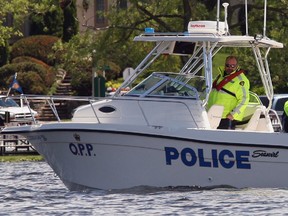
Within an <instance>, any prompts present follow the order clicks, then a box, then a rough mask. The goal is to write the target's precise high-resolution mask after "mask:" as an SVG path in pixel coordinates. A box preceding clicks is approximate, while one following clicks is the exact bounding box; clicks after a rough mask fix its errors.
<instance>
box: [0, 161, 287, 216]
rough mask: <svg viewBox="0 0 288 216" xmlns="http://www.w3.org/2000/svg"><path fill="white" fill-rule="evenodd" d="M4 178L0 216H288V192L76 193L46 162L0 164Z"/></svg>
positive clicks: (0, 183)
mask: <svg viewBox="0 0 288 216" xmlns="http://www.w3.org/2000/svg"><path fill="white" fill-rule="evenodd" d="M0 173H1V176H0V215H73V216H74V215H288V203H287V201H288V189H286V188H284V189H281V188H278V189H254V188H251V189H239V190H238V189H229V188H226V189H213V190H199V189H195V188H188V187H186V188H185V187H179V188H151V187H150V188H149V187H138V188H133V189H127V190H114V191H113V190H112V191H101V190H91V191H82V192H75V191H74V192H73V191H68V190H67V189H66V187H65V186H64V185H63V184H62V182H61V181H60V180H59V179H58V177H57V176H55V175H54V173H53V171H52V170H51V169H50V167H49V166H48V165H47V164H46V163H45V162H13V163H3V162H2V163H0ZM267 175H269V172H268V173H267Z"/></svg>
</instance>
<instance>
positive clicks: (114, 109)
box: [2, 2, 288, 190]
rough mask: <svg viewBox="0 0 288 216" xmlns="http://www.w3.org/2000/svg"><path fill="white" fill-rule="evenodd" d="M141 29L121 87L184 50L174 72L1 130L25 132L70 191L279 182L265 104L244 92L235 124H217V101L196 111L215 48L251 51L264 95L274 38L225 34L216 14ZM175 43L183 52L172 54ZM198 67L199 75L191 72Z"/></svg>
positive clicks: (286, 180)
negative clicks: (58, 115) (42, 120)
mask: <svg viewBox="0 0 288 216" xmlns="http://www.w3.org/2000/svg"><path fill="white" fill-rule="evenodd" d="M218 5H219V2H218ZM219 10H220V9H219V8H218V11H219ZM265 10H266V8H265ZM246 17H247V16H246ZM264 25H265V23H264ZM148 31H149V32H148V33H144V34H141V35H139V36H137V37H135V39H134V40H135V41H142V42H152V43H155V47H154V48H153V49H152V50H151V52H150V53H149V54H148V55H147V57H146V58H145V59H144V60H143V61H142V62H141V63H140V64H139V66H138V67H137V68H136V69H135V71H136V72H135V74H133V75H131V76H130V77H129V79H128V80H127V81H126V82H124V83H123V85H122V87H125V86H129V85H130V86H131V83H132V82H133V81H134V80H135V79H136V78H137V77H138V76H139V75H140V74H142V73H144V72H145V71H146V69H147V68H148V67H149V66H150V65H151V64H152V63H154V62H155V60H156V59H157V58H158V57H159V56H161V55H162V54H171V55H172V54H177V55H186V56H187V57H189V58H187V59H188V60H187V63H186V64H185V65H184V67H183V68H182V69H181V70H180V72H179V73H172V72H171V73H170V72H155V73H152V74H151V75H150V76H149V77H148V78H146V79H145V80H143V81H142V82H141V83H140V84H138V85H136V86H135V87H133V88H132V89H131V90H130V91H128V92H127V93H126V94H124V95H121V94H120V92H116V94H115V95H114V96H113V97H111V98H104V99H102V100H100V101H96V102H94V103H91V105H86V106H81V107H79V108H78V109H77V110H76V111H75V113H74V116H73V119H72V122H61V121H59V122H56V123H47V124H34V125H28V126H19V127H6V128H5V129H4V130H3V131H2V134H21V135H23V136H25V137H26V138H27V139H28V140H29V142H30V143H31V144H32V145H33V146H34V147H35V149H36V150H37V151H38V152H39V153H40V154H41V155H43V156H44V158H45V160H46V161H47V163H48V164H49V165H50V166H51V168H52V169H53V170H54V171H55V173H56V174H57V175H58V176H59V178H60V179H61V180H62V181H63V183H64V184H65V185H66V186H67V187H68V188H69V189H70V190H78V189H83V188H97V189H124V188H130V187H135V186H143V185H144V186H155V187H166V186H199V187H217V186H232V187H236V188H243V187H287V186H288V174H287V173H288V143H287V138H288V135H287V134H285V133H281V132H275V130H274V129H275V128H274V129H273V125H272V123H271V119H270V117H269V108H268V109H266V108H265V107H264V106H263V105H262V104H261V102H260V100H259V98H258V96H257V95H256V94H253V93H251V94H250V103H249V106H248V108H247V110H246V112H247V113H246V119H247V122H246V124H243V125H241V126H238V127H237V128H236V130H219V129H216V128H217V125H218V124H219V121H220V119H221V114H222V111H223V107H220V106H213V107H212V108H211V109H210V110H209V111H208V112H207V111H206V109H205V104H206V102H207V100H208V95H209V93H210V91H211V87H212V57H213V56H214V55H215V54H217V52H218V51H219V50H221V48H223V47H225V48H227V47H239V48H242V47H244V48H247V47H248V48H251V49H252V50H253V53H254V54H255V62H256V63H255V64H256V65H257V67H258V69H259V73H260V75H261V78H262V81H263V84H264V87H265V90H266V93H267V97H268V98H269V99H270V100H271V99H272V98H273V86H272V82H271V77H270V72H269V67H268V61H267V56H268V53H269V51H270V49H271V48H282V47H283V44H282V43H279V42H276V41H274V40H272V39H269V38H268V37H266V36H265V34H264V35H263V37H259V38H258V37H254V36H253V37H252V36H248V35H244V36H242V35H238V36H233V35H230V34H229V32H228V25H227V23H226V22H219V21H216V22H214V21H199V22H196V21H194V22H190V23H189V27H188V32H185V33H177V34H176V33H175V34H173V33H169V34H165V33H155V32H154V31H153V30H151V29H148ZM179 45H180V46H182V47H184V48H186V49H185V50H186V51H188V52H180V53H179V52H178V53H175V51H176V52H177V50H178V48H179ZM262 54H263V55H262ZM223 61H224V60H223ZM201 70H202V71H204V72H205V73H204V75H203V76H197V74H199V73H200V74H201ZM119 91H120V90H119ZM270 106H271V105H270ZM278 120H279V119H278ZM280 127H281V124H280Z"/></svg>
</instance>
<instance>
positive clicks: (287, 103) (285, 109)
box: [284, 101, 288, 116]
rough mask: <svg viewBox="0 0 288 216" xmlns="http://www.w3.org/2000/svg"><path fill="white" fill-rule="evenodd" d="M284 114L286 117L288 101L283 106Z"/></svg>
mask: <svg viewBox="0 0 288 216" xmlns="http://www.w3.org/2000/svg"><path fill="white" fill-rule="evenodd" d="M284 112H285V113H286V115H287V116H288V101H286V102H285V104H284Z"/></svg>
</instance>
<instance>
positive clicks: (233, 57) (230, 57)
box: [226, 55, 238, 64]
mask: <svg viewBox="0 0 288 216" xmlns="http://www.w3.org/2000/svg"><path fill="white" fill-rule="evenodd" d="M230 59H235V60H236V62H237V64H238V58H237V57H236V56H233V55H231V56H227V58H226V62H227V61H228V60H230Z"/></svg>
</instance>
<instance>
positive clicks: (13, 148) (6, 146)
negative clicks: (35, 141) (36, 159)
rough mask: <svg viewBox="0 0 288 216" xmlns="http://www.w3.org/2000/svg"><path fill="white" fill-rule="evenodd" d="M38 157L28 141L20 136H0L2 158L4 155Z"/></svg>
mask: <svg viewBox="0 0 288 216" xmlns="http://www.w3.org/2000/svg"><path fill="white" fill-rule="evenodd" d="M19 154H21V155H23V154H25V155H26V154H27V155H35V154H36V155H38V154H39V153H38V152H37V151H36V150H35V149H34V148H33V146H32V145H31V144H30V143H29V142H28V140H27V139H26V138H25V137H23V136H20V135H0V156H4V155H19Z"/></svg>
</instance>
